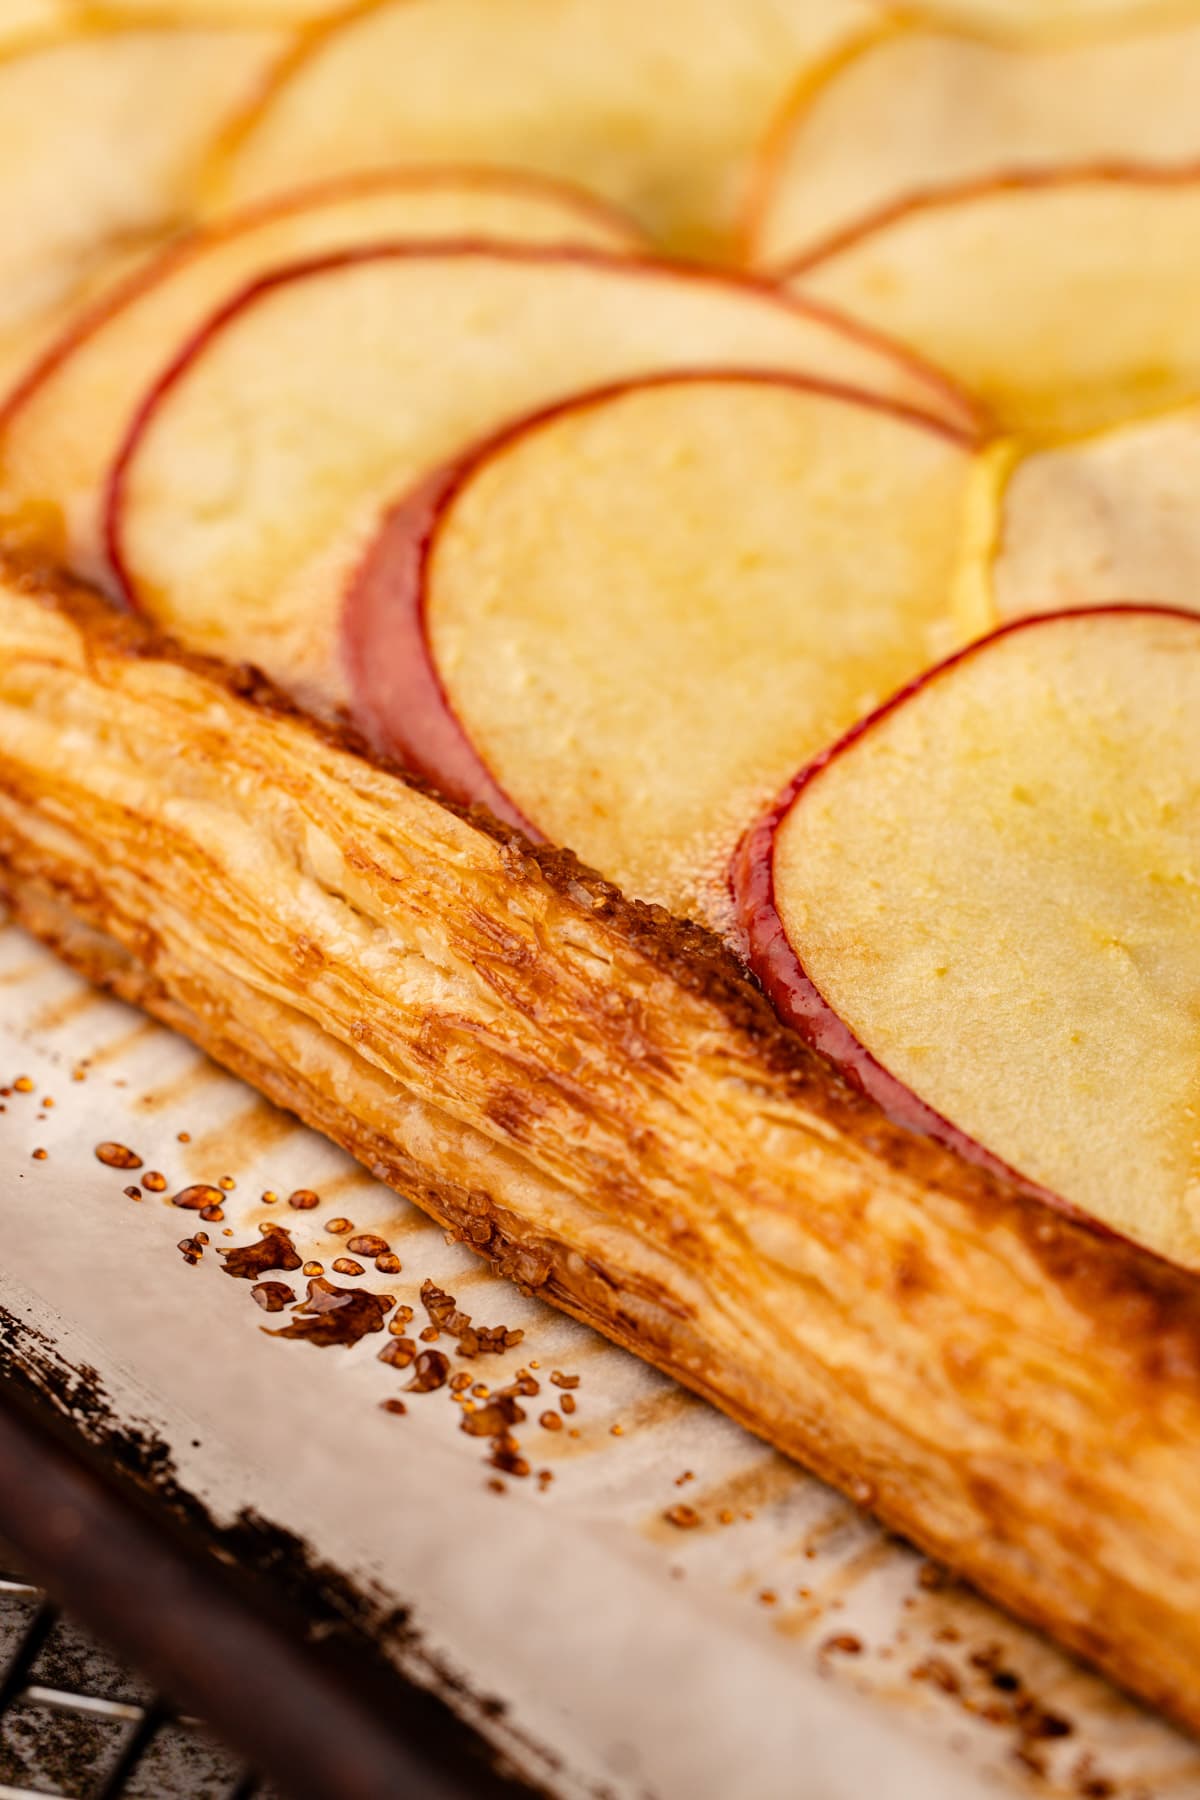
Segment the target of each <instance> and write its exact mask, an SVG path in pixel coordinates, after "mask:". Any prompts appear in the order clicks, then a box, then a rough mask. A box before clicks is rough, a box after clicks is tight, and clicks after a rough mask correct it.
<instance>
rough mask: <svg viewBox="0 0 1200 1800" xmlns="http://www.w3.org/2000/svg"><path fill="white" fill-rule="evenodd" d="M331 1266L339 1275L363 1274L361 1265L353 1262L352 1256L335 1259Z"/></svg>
mask: <svg viewBox="0 0 1200 1800" xmlns="http://www.w3.org/2000/svg"><path fill="white" fill-rule="evenodd" d="M333 1266H334V1268H335V1270H336V1271H337V1273H338V1274H339V1275H361V1274H363V1273H364V1270H363V1266H362V1264H361V1263H360V1262H355V1260H354V1258H353V1257H352V1256H338V1257H335V1258H334V1263H333Z"/></svg>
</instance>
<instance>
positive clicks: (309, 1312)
mask: <svg viewBox="0 0 1200 1800" xmlns="http://www.w3.org/2000/svg"><path fill="white" fill-rule="evenodd" d="M389 1304H390V1300H389V1299H388V1298H387V1297H385V1296H382V1295H379V1294H372V1293H369V1292H368V1291H367V1290H366V1289H365V1288H341V1287H335V1285H334V1283H333V1282H332V1281H322V1280H320V1279H317V1280H314V1281H310V1282H309V1284H308V1296H307V1298H306V1299H305V1300H304V1301H303V1302H302V1303H301V1305H300V1307H299V1308H298V1309H297V1311H296V1312H294V1313H293V1314H292V1318H291V1321H290V1322H289V1323H288V1324H287V1325H285V1326H283V1327H281V1328H280V1329H279V1330H277V1331H273V1332H271V1334H270V1335H271V1336H272V1337H284V1338H303V1339H304V1341H305V1342H306V1343H309V1344H316V1345H317V1346H318V1348H320V1349H328V1348H330V1347H332V1346H334V1345H338V1344H341V1345H346V1346H348V1345H350V1344H357V1343H358V1342H359V1341H360V1339H362V1338H364V1337H367V1336H368V1335H369V1334H370V1333H371V1332H373V1331H382V1330H383V1321H384V1318H385V1316H386V1314H387V1309H388V1306H389Z"/></svg>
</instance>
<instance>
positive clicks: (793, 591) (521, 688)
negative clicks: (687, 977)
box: [346, 374, 972, 926]
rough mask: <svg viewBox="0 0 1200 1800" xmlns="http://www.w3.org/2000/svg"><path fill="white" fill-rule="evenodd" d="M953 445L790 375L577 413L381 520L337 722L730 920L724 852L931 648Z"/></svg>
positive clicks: (955, 439) (962, 463)
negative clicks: (350, 704) (361, 722)
mask: <svg viewBox="0 0 1200 1800" xmlns="http://www.w3.org/2000/svg"><path fill="white" fill-rule="evenodd" d="M971 468H972V447H971V443H970V441H969V440H968V439H965V438H964V437H963V436H962V435H961V434H959V433H955V432H952V431H950V430H949V429H947V428H945V427H943V426H940V425H938V424H935V423H933V422H932V421H930V420H929V419H928V418H925V417H922V416H919V415H916V414H913V413H910V412H904V411H901V410H899V409H896V408H891V407H887V406H883V405H879V404H875V403H872V402H871V401H869V400H864V399H863V398H862V397H861V396H855V395H853V394H849V393H846V392H844V391H843V392H838V391H836V390H828V389H822V388H820V387H819V386H814V385H811V384H806V383H804V382H803V381H791V382H789V381H786V380H783V379H772V378H769V377H768V378H755V377H753V376H739V375H722V374H714V375H712V376H708V377H699V376H697V377H680V378H677V379H670V378H667V379H657V380H652V381H648V382H646V383H644V384H635V385H628V386H625V387H622V388H618V389H616V390H615V391H610V392H608V393H603V394H600V395H595V396H585V397H583V398H582V399H579V400H573V401H569V402H567V403H566V404H565V405H563V406H562V407H561V408H559V409H557V410H555V411H553V412H551V413H549V414H547V415H546V416H544V417H541V418H536V419H534V420H533V421H532V422H530V423H528V424H525V425H521V426H518V427H517V428H516V429H514V430H512V431H511V432H509V433H507V434H505V435H504V436H502V437H501V438H500V439H499V440H498V441H497V442H496V443H494V444H492V445H490V446H488V447H487V448H485V449H484V450H483V451H482V452H481V453H480V454H479V455H478V456H477V457H476V458H475V459H474V460H473V461H470V462H469V463H467V464H466V465H464V466H462V467H460V468H458V469H454V470H451V471H450V472H449V473H448V474H447V475H445V476H443V477H442V478H440V479H439V480H437V481H435V482H434V483H433V484H432V486H431V488H430V489H429V490H428V491H427V492H426V493H424V494H419V495H417V496H415V497H414V498H412V499H410V500H408V501H407V502H406V503H405V504H402V505H401V506H400V507H398V508H397V510H396V512H395V513H394V514H393V516H392V517H391V518H390V520H389V521H388V523H387V525H386V526H385V528H384V530H383V532H382V533H381V534H380V537H379V539H378V542H377V543H376V544H375V546H374V547H373V548H372V550H371V552H370V554H369V555H368V557H367V558H366V560H365V562H364V565H363V569H362V573H361V575H360V577H359V580H358V582H357V583H356V586H355V588H354V590H353V591H352V594H351V598H350V603H349V607H348V611H347V622H346V629H347V639H348V661H349V665H350V667H351V670H352V675H353V681H354V691H355V710H356V712H358V713H360V714H361V715H363V716H365V717H366V718H367V719H368V720H369V722H370V724H371V726H372V728H373V730H374V734H375V736H376V737H377V739H378V740H379V741H381V742H383V743H384V744H386V746H387V747H388V748H389V749H390V750H391V751H393V752H394V753H396V754H399V755H400V756H401V757H402V758H403V759H404V760H405V761H407V762H408V763H409V764H410V765H412V766H415V767H417V768H419V769H422V770H423V771H424V772H425V773H427V774H428V775H429V776H430V777H431V779H432V780H433V781H434V782H435V783H437V784H438V785H439V786H440V787H441V788H442V789H443V790H446V791H449V792H450V793H452V794H454V795H455V796H456V797H458V798H460V799H462V800H466V801H482V802H484V803H486V804H487V805H489V806H490V807H491V808H492V810H493V811H495V812H498V813H500V814H501V816H504V817H507V818H509V819H510V820H513V821H514V822H516V823H519V824H522V825H524V826H525V827H526V828H532V829H533V830H534V831H535V832H536V833H537V834H539V835H542V836H545V837H547V838H549V839H551V840H552V841H554V842H556V843H560V844H567V845H569V846H570V847H571V848H572V849H574V850H575V851H576V852H577V853H578V854H579V855H580V856H581V857H582V858H583V859H584V860H585V861H586V862H587V863H589V864H591V865H592V866H593V867H595V868H598V869H599V870H600V871H601V872H602V873H603V874H605V875H606V876H608V877H609V878H610V879H612V880H614V881H616V882H618V883H619V884H620V885H621V886H622V887H623V888H624V889H625V890H626V891H627V892H629V893H631V894H633V895H636V896H637V897H639V898H642V899H650V900H656V901H660V902H662V903H663V904H665V905H667V906H670V907H672V908H673V909H674V910H675V911H677V912H683V913H688V914H691V915H693V916H699V917H702V918H705V919H707V920H708V921H709V922H710V923H714V924H716V925H718V926H724V925H726V924H727V923H728V911H729V908H728V895H727V891H726V884H725V869H726V865H727V863H728V859H729V855H730V852H731V850H732V848H733V845H734V843H735V842H736V840H737V837H738V834H739V833H740V831H741V830H742V829H743V827H744V826H745V823H746V821H747V820H748V819H750V818H752V817H753V815H754V813H755V811H756V810H757V809H758V808H759V807H760V806H761V805H762V804H763V803H764V802H765V801H766V800H767V799H768V798H769V797H770V795H771V794H772V793H773V792H774V791H775V789H776V788H777V787H778V785H779V783H780V782H781V781H782V780H783V779H784V778H785V777H786V775H787V773H788V771H789V770H790V769H792V768H794V767H795V765H796V763H797V761H799V760H800V759H801V758H803V757H806V756H810V755H812V754H813V753H814V752H815V751H816V750H817V749H818V748H819V747H821V746H822V745H823V744H825V743H827V742H828V741H829V739H830V738H831V737H832V736H834V735H835V734H836V733H837V732H839V731H841V730H843V729H844V728H845V727H846V726H847V725H848V724H849V723H850V722H851V721H852V720H854V719H855V718H858V717H860V716H861V715H862V714H863V713H864V712H866V711H868V710H869V709H870V708H871V706H872V705H874V704H875V703H876V702H877V701H878V700H880V699H881V698H882V697H883V696H884V695H886V694H888V693H890V692H891V691H892V690H893V689H894V688H896V687H897V686H898V685H899V684H900V683H901V682H902V681H905V680H907V679H908V678H909V677H910V676H912V675H913V674H915V673H916V672H917V671H918V670H919V669H921V668H923V667H925V666H926V665H927V664H928V663H929V662H930V661H931V660H933V659H934V658H936V657H937V656H938V655H939V654H940V653H942V652H944V651H946V650H947V649H949V647H950V646H951V644H953V643H954V642H955V639H956V636H957V635H958V634H959V632H960V629H961V628H960V625H959V622H958V621H957V620H956V618H955V617H954V612H953V588H954V574H955V568H956V558H957V554H958V546H959V537H960V533H959V522H960V514H961V510H962V506H963V503H964V497H965V495H966V492H967V489H968V485H969V478H970V473H971Z"/></svg>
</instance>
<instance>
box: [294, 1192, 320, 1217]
mask: <svg viewBox="0 0 1200 1800" xmlns="http://www.w3.org/2000/svg"><path fill="white" fill-rule="evenodd" d="M320 1204H321V1196H320V1194H314V1192H313V1190H312V1189H311V1188H297V1189H296V1191H295V1193H294V1194H289V1195H288V1205H289V1206H290V1207H292V1208H294V1210H295V1211H296V1212H312V1210H313V1208H314V1207H317V1206H320Z"/></svg>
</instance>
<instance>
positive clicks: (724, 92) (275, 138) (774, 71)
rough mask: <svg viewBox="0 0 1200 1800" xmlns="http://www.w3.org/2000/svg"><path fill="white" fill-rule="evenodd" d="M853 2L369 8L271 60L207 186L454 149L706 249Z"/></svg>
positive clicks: (226, 196)
mask: <svg viewBox="0 0 1200 1800" xmlns="http://www.w3.org/2000/svg"><path fill="white" fill-rule="evenodd" d="M876 17H877V15H876V12H875V8H874V6H873V4H872V0H796V3H792V4H788V5H780V4H779V0H738V4H736V5H730V4H729V3H728V0H651V3H650V4H647V0H603V3H602V4H585V3H579V0H575V3H572V4H554V5H547V4H546V3H545V0H376V4H374V5H369V6H365V7H361V8H358V9H355V10H354V11H353V12H352V13H351V14H350V15H349V16H347V17H343V18H341V19H340V20H338V21H335V22H334V23H333V24H331V26H330V28H329V29H327V30H324V31H318V32H317V33H315V34H314V36H313V37H312V38H311V39H310V41H309V43H308V44H307V46H306V47H305V48H304V49H303V50H302V52H301V53H300V54H299V55H297V56H288V57H286V58H283V59H282V60H281V62H280V64H279V67H278V70H277V73H276V75H275V77H274V78H273V79H272V80H271V81H270V82H269V83H268V84H267V85H266V87H265V89H264V91H263V93H262V95H261V97H260V99H259V100H258V101H257V102H256V103H255V104H254V105H253V106H252V107H251V108H249V109H248V110H247V112H246V115H245V117H244V119H243V121H242V123H241V126H240V128H239V129H238V130H237V131H236V132H234V133H233V134H231V137H230V141H229V143H228V146H227V153H226V155H225V157H224V159H223V164H222V166H221V168H220V169H219V171H218V173H217V175H216V177H215V180H214V185H213V189H212V194H213V200H214V203H215V204H219V205H230V204H242V203H244V202H246V201H248V200H256V199H261V198H262V197H264V196H265V195H269V194H272V193H274V192H277V191H278V190H279V189H281V188H289V187H294V186H296V185H297V184H298V183H300V182H304V181H311V180H313V179H314V178H317V177H321V176H325V175H341V174H348V173H357V172H360V171H362V170H363V169H370V168H377V167H379V166H380V165H381V164H386V163H396V162H428V161H442V160H446V159H461V158H468V159H470V160H472V161H475V162H481V163H495V162H499V163H501V164H503V165H506V166H520V167H523V168H528V169H535V170H539V171H540V172H542V173H543V174H548V175H553V176H558V177H562V178H565V179H568V180H571V181H576V182H580V183H581V184H582V185H584V186H586V187H587V188H589V189H591V190H592V191H593V192H595V193H597V194H602V195H604V196H606V197H607V198H608V199H610V200H613V201H615V202H617V203H618V204H619V205H621V206H623V207H625V208H626V209H628V210H629V211H631V212H632V213H633V214H634V216H635V217H637V218H638V219H639V220H640V222H641V223H642V225H643V226H644V227H645V228H646V229H647V230H648V231H649V232H650V233H651V235H652V236H653V237H654V238H655V239H656V241H658V242H659V243H660V244H661V245H663V246H665V247H667V248H669V249H671V250H672V251H674V252H677V253H678V252H686V253H688V254H711V253H712V252H714V251H718V252H719V251H721V250H722V249H724V248H725V247H726V246H727V244H728V241H729V239H730V237H731V235H732V232H733V228H734V226H735V224H736V221H737V218H738V215H739V213H740V210H741V206H742V203H743V190H744V183H745V179H746V175H747V173H748V170H749V166H750V160H751V156H752V152H753V148H754V145H755V143H756V141H757V138H758V136H759V134H760V132H761V130H762V128H763V123H764V121H765V120H766V118H767V117H768V116H769V115H770V113H771V112H772V111H773V110H774V108H775V107H776V106H777V105H778V104H779V102H780V101H781V100H782V98H783V96H784V94H785V93H786V92H787V90H788V87H789V85H790V84H791V82H792V81H793V80H794V79H796V78H797V77H798V76H799V75H800V74H801V73H802V71H803V70H804V69H806V68H810V67H813V66H814V65H815V64H817V63H818V62H819V61H820V60H821V59H822V58H823V57H825V56H826V55H828V54H829V53H830V51H831V50H833V49H834V48H836V47H837V46H840V45H842V44H845V43H846V42H848V41H849V40H850V39H851V38H852V37H853V36H854V35H855V34H856V33H858V32H861V31H862V30H863V29H864V28H865V27H867V26H868V25H869V24H872V23H874V22H875V19H876Z"/></svg>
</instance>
